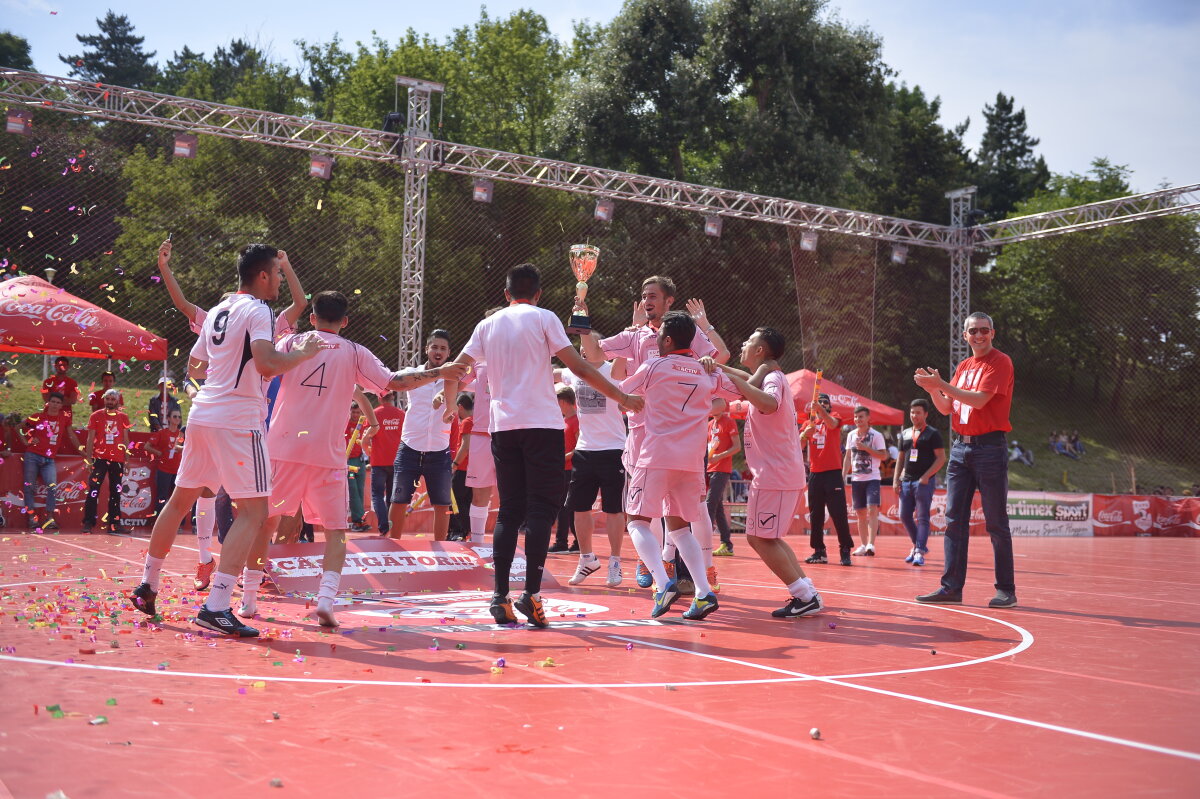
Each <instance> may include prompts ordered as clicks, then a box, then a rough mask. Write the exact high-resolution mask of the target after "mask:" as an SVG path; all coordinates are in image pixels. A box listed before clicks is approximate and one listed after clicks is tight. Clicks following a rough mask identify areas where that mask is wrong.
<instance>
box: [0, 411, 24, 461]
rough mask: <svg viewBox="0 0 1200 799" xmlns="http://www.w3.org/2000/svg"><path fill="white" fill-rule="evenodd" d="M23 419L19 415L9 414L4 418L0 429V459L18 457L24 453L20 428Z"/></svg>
mask: <svg viewBox="0 0 1200 799" xmlns="http://www.w3.org/2000/svg"><path fill="white" fill-rule="evenodd" d="M24 423H25V418H24V417H23V416H21V414H19V413H10V414H9V415H8V416H6V417H4V426H3V428H0V457H4V458H7V457H9V456H11V455H20V454H23V453H24V452H25V436H24V435H23V434H22V432H21V427H22V425H23V424H24Z"/></svg>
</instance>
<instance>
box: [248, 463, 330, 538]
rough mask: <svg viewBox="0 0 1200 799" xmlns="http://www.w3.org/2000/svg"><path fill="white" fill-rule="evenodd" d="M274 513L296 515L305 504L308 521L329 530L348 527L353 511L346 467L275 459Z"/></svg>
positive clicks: (305, 516)
mask: <svg viewBox="0 0 1200 799" xmlns="http://www.w3.org/2000/svg"><path fill="white" fill-rule="evenodd" d="M271 467H272V470H273V471H272V473H271V481H272V482H273V483H274V484H275V488H274V489H273V490H272V491H271V503H270V507H269V509H268V510H267V513H268V514H269V515H271V516H294V515H295V514H296V511H297V510H299V509H300V505H301V503H303V505H304V520H305V521H306V522H308V523H309V524H311V525H313V526H315V527H323V528H325V529H326V530H345V529H346V528H347V527H348V524H347V519H348V518H349V514H350V494H349V486H348V484H347V482H346V467H344V466H343V467H342V468H340V469H330V468H327V467H325V466H310V465H309V464H307V463H292V462H291V461H272V462H271Z"/></svg>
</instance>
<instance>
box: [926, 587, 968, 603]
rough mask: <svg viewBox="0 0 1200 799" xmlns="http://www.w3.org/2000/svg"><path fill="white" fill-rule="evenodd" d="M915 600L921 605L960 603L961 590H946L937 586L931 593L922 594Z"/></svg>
mask: <svg viewBox="0 0 1200 799" xmlns="http://www.w3.org/2000/svg"><path fill="white" fill-rule="evenodd" d="M917 601H918V602H920V603H921V604H923V605H961V604H962V591H947V590H946V589H945V588H939V589H938V590H936V591H934V592H933V593H932V594H922V595H921V596H919V597H917Z"/></svg>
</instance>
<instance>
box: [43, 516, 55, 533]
mask: <svg viewBox="0 0 1200 799" xmlns="http://www.w3.org/2000/svg"><path fill="white" fill-rule="evenodd" d="M42 529H43V530H57V529H58V522H56V521H54V517H53V516H51V517H50V518H49V519H47V520H46V523H45V524H43V525H42Z"/></svg>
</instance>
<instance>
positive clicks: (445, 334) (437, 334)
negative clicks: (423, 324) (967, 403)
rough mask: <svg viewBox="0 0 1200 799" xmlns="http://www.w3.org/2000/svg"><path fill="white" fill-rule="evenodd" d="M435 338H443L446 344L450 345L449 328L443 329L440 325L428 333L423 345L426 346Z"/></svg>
mask: <svg viewBox="0 0 1200 799" xmlns="http://www.w3.org/2000/svg"><path fill="white" fill-rule="evenodd" d="M435 338H440V339H445V341H446V346H447V347H448V346H450V331H449V330H443V329H442V328H440V327H439V328H437V329H436V330H434V331H433V332H432V333H430V334H429V338H428V339H427V340H426V342H425V346H426V347H428V346H429V345H430V344H432V343H433V340H434V339H435Z"/></svg>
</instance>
